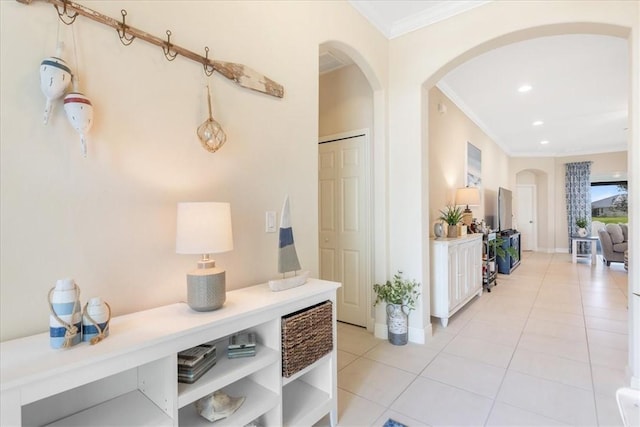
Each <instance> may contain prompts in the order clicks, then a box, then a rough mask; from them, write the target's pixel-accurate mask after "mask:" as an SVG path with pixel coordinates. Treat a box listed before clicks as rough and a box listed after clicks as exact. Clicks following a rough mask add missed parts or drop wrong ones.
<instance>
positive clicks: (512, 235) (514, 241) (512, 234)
mask: <svg viewBox="0 0 640 427" xmlns="http://www.w3.org/2000/svg"><path fill="white" fill-rule="evenodd" d="M500 237H501V238H502V239H503V242H502V249H504V250H505V256H504V257H503V258H501V257H498V273H500V274H511V272H512V271H513V270H515V269H516V268H517V267H518V266H519V265H520V260H521V259H522V252H521V250H520V233H519V232H517V231H515V230H506V231H502V232H500ZM507 248H513V249H514V250H515V251H516V253H517V254H518V257H517V258H514V257H512V256H511V255H509V253H508V252H506V250H507Z"/></svg>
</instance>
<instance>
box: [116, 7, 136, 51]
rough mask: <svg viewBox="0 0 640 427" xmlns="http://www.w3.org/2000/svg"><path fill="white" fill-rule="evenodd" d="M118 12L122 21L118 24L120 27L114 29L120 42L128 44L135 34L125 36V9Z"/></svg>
mask: <svg viewBox="0 0 640 427" xmlns="http://www.w3.org/2000/svg"><path fill="white" fill-rule="evenodd" d="M120 13H122V23H121V24H120V28H118V29H116V31H117V32H118V37H120V41H121V42H122V44H123V45H125V46H129V45H130V44H131V43H132V42H133V39H135V38H136V36H134V35H131V34H129V35H128V36H127V28H128V27H127V24H126V21H125V20H126V16H127V11H126V10H124V9H122V10H121V11H120Z"/></svg>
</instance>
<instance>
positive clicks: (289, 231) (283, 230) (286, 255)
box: [269, 196, 309, 292]
mask: <svg viewBox="0 0 640 427" xmlns="http://www.w3.org/2000/svg"><path fill="white" fill-rule="evenodd" d="M298 270H300V261H298V254H297V253H296V246H295V244H294V242H293V228H292V227H291V212H290V211H289V196H287V197H286V198H285V199H284V204H283V205H282V214H281V215H280V237H279V239H278V273H281V274H282V279H275V280H269V287H270V288H271V290H272V291H274V292H275V291H284V290H286V289H291V288H295V287H296V286H300V285H304V284H305V282H306V281H307V278H308V277H309V272H308V271H300V272H299V271H298ZM290 272H293V273H294V275H293V276H290V277H285V276H286V274H287V273H290Z"/></svg>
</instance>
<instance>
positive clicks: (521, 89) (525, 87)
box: [518, 85, 533, 93]
mask: <svg viewBox="0 0 640 427" xmlns="http://www.w3.org/2000/svg"><path fill="white" fill-rule="evenodd" d="M531 89H533V87H531V85H522V86H520V87H519V88H518V92H521V93H524V92H529V91H530V90H531Z"/></svg>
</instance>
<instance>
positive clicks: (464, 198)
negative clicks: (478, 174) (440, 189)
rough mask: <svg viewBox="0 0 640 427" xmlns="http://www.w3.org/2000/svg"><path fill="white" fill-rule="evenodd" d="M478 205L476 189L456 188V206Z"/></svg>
mask: <svg viewBox="0 0 640 427" xmlns="http://www.w3.org/2000/svg"><path fill="white" fill-rule="evenodd" d="M479 204H480V190H479V189H477V188H476V187H465V188H458V189H457V190H456V205H467V206H478V205H479Z"/></svg>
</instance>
